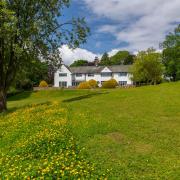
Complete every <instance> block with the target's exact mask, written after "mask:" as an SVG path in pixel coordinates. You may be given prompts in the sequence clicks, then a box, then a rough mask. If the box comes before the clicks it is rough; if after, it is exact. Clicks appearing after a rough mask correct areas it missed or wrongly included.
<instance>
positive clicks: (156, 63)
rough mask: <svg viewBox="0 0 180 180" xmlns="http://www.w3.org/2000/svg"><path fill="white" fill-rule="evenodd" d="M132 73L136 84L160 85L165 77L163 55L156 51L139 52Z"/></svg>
mask: <svg viewBox="0 0 180 180" xmlns="http://www.w3.org/2000/svg"><path fill="white" fill-rule="evenodd" d="M131 72H132V75H133V76H132V80H133V81H134V82H136V83H150V84H157V83H159V82H160V81H161V79H162V75H163V65H162V55H161V54H160V53H157V52H156V51H155V50H154V49H148V50H147V51H141V52H139V53H138V55H137V56H136V58H135V63H134V64H133V66H132V69H131Z"/></svg>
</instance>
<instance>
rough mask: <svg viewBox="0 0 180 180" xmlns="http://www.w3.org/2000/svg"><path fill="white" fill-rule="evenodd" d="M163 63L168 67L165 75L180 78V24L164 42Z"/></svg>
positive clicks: (175, 79)
mask: <svg viewBox="0 0 180 180" xmlns="http://www.w3.org/2000/svg"><path fill="white" fill-rule="evenodd" d="M162 47H163V48H164V49H163V63H164V65H165V67H166V72H165V75H166V76H167V77H169V78H171V79H172V80H173V81H177V80H180V24H179V25H178V27H177V28H176V29H175V30H174V33H170V34H169V35H167V36H166V39H165V41H164V42H163V44H162Z"/></svg>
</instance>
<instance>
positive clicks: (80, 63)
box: [70, 59, 88, 67]
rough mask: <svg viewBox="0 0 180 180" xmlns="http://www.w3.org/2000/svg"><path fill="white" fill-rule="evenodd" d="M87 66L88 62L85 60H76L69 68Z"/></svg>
mask: <svg viewBox="0 0 180 180" xmlns="http://www.w3.org/2000/svg"><path fill="white" fill-rule="evenodd" d="M87 65H88V61H87V60H82V59H80V60H77V61H74V62H73V63H72V64H71V65H70V67H78V66H87Z"/></svg>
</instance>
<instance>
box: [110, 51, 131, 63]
mask: <svg viewBox="0 0 180 180" xmlns="http://www.w3.org/2000/svg"><path fill="white" fill-rule="evenodd" d="M110 61H111V64H112V65H119V64H124V65H128V64H133V62H134V56H133V55H131V54H130V53H129V52H128V51H118V52H117V53H116V54H115V55H113V56H112V57H111V58H110Z"/></svg>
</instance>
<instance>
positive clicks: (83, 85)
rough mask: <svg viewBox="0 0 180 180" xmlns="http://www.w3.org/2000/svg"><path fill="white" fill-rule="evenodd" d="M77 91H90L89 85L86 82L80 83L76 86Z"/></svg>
mask: <svg viewBox="0 0 180 180" xmlns="http://www.w3.org/2000/svg"><path fill="white" fill-rule="evenodd" d="M77 89H91V86H90V85H89V83H88V82H81V83H80V84H79V85H78V86H77Z"/></svg>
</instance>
